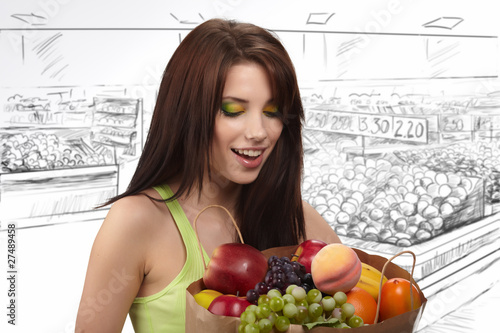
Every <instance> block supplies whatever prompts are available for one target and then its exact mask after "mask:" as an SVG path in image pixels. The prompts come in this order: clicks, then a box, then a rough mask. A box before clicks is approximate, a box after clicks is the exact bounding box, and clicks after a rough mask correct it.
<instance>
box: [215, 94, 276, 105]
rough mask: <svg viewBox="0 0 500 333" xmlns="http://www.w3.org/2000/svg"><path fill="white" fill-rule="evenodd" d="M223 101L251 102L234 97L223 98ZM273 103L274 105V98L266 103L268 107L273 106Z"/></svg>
mask: <svg viewBox="0 0 500 333" xmlns="http://www.w3.org/2000/svg"><path fill="white" fill-rule="evenodd" d="M222 99H223V100H224V99H231V100H233V101H235V102H238V103H248V102H249V101H248V100H246V99H243V98H238V97H233V96H223V97H222ZM272 103H274V99H273V98H271V99H270V100H268V101H267V102H266V105H267V104H272Z"/></svg>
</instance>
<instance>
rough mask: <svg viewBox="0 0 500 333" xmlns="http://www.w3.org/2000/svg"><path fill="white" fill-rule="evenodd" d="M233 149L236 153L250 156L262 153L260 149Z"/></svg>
mask: <svg viewBox="0 0 500 333" xmlns="http://www.w3.org/2000/svg"><path fill="white" fill-rule="evenodd" d="M235 151H236V152H237V153H238V154H241V155H247V156H252V157H255V156H259V155H260V154H262V150H250V149H235Z"/></svg>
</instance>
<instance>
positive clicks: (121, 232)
mask: <svg viewBox="0 0 500 333" xmlns="http://www.w3.org/2000/svg"><path fill="white" fill-rule="evenodd" d="M142 200H143V199H141V198H138V197H127V198H123V199H120V200H119V201H117V202H116V203H115V204H113V206H112V207H111V209H110V211H109V213H108V215H107V217H106V219H105V220H104V222H103V224H102V226H101V228H100V230H99V232H98V234H97V236H96V239H95V241H94V244H93V247H92V251H91V254H90V260H89V264H88V268H87V275H86V278H85V285H84V288H83V293H82V298H81V301H80V307H79V309H78V315H77V320H76V328H75V332H77V333H80V332H93V333H98V332H121V330H122V328H123V325H124V323H125V319H126V317H127V314H128V311H129V309H130V306H131V304H132V302H133V300H134V298H135V297H136V295H137V292H138V290H139V287H140V286H141V283H142V279H143V276H144V267H145V258H144V257H145V255H144V254H145V253H146V250H145V248H146V245H147V244H148V242H147V231H146V228H145V227H144V226H145V224H147V223H145V214H144V213H141V211H142V212H144V211H145V209H144V208H143V209H140V208H139V207H141V206H140V204H141V202H142V203H144V202H143V201H142ZM146 214H147V213H146ZM146 221H147V220H146Z"/></svg>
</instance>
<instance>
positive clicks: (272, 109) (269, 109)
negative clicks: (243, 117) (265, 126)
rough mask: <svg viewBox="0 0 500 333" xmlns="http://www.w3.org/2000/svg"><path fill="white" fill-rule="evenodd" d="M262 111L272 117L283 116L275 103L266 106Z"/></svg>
mask: <svg viewBox="0 0 500 333" xmlns="http://www.w3.org/2000/svg"><path fill="white" fill-rule="evenodd" d="M262 112H264V114H265V115H266V116H268V117H270V118H272V117H279V116H281V113H280V112H279V110H278V107H276V106H274V105H268V106H266V107H265V108H264V110H262Z"/></svg>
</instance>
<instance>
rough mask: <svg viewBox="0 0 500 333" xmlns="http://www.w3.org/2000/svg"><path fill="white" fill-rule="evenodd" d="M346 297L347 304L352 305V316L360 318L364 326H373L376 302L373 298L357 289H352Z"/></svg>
mask: <svg viewBox="0 0 500 333" xmlns="http://www.w3.org/2000/svg"><path fill="white" fill-rule="evenodd" d="M346 295H347V303H351V304H352V305H354V309H355V310H356V311H355V312H354V314H355V315H357V316H360V317H361V318H362V319H363V322H364V323H365V324H373V322H374V321H375V315H376V314H377V302H375V299H374V298H373V296H372V295H371V294H370V293H369V292H367V291H366V290H364V289H361V288H359V287H354V288H352V289H351V290H349V291H348V292H347V293H346Z"/></svg>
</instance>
